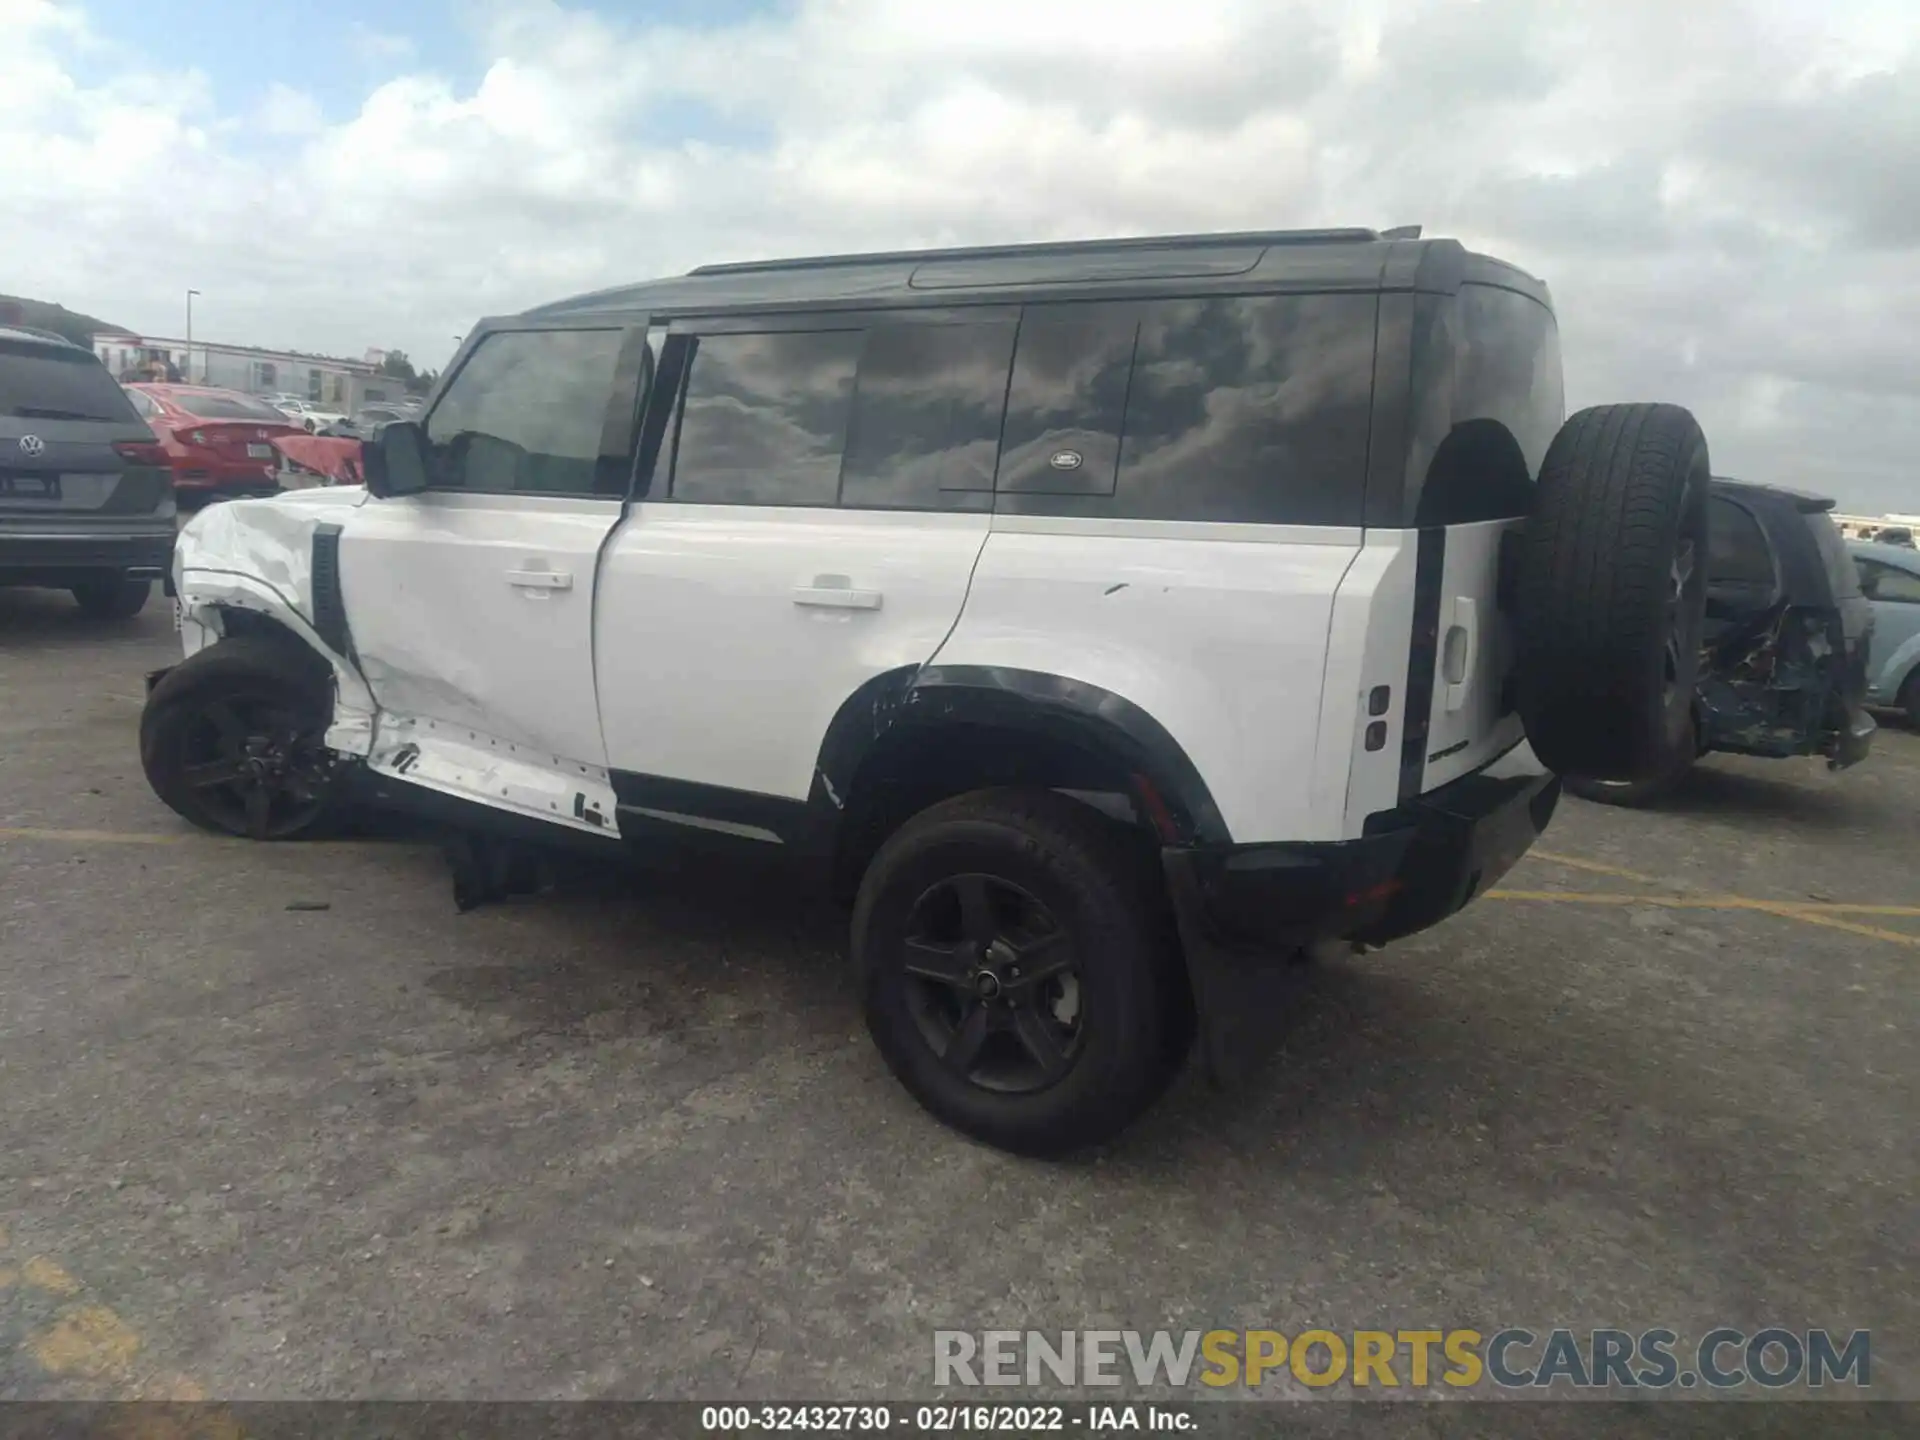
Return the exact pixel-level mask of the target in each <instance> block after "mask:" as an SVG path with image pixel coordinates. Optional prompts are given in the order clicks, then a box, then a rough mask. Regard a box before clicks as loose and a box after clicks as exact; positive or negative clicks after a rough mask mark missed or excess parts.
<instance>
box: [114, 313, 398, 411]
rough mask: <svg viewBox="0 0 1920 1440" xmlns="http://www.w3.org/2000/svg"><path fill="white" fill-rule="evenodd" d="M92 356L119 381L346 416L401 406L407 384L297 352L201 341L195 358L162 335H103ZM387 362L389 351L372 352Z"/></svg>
mask: <svg viewBox="0 0 1920 1440" xmlns="http://www.w3.org/2000/svg"><path fill="white" fill-rule="evenodd" d="M93 351H94V353H95V354H96V355H98V356H99V357H100V360H101V363H102V364H104V365H105V366H106V367H107V369H108V371H109V372H111V373H112V375H113V376H114V377H115V378H116V379H119V380H151V379H155V378H159V379H163V380H173V381H175V382H176V383H179V384H186V385H217V386H219V387H220V388H221V389H224V390H239V391H242V392H244V393H245V394H248V395H297V396H299V397H300V398H301V399H303V400H307V401H310V402H311V403H313V404H315V405H321V406H325V407H327V408H329V409H333V410H338V411H341V412H343V413H351V412H353V411H356V410H358V409H360V408H361V407H362V406H364V405H367V404H370V403H373V402H376V401H381V400H398V399H399V398H400V397H401V396H402V395H404V394H406V392H407V387H406V383H405V382H404V381H401V380H396V379H395V378H394V377H393V376H391V375H382V374H381V373H380V366H379V362H378V361H373V360H342V359H338V358H336V357H334V356H331V355H307V354H303V353H301V352H300V351H298V350H262V349H260V348H258V347H257V346H253V345H221V344H218V343H215V342H213V341H206V340H196V341H194V342H193V350H192V353H191V354H189V353H188V350H187V342H186V341H184V340H170V339H166V338H163V337H161V336H157V335H129V334H125V333H121V332H113V331H108V332H103V333H101V334H98V335H95V336H94V337H93ZM367 353H368V354H369V355H370V356H371V355H380V356H381V357H382V358H384V357H385V354H386V352H385V351H368V352H367Z"/></svg>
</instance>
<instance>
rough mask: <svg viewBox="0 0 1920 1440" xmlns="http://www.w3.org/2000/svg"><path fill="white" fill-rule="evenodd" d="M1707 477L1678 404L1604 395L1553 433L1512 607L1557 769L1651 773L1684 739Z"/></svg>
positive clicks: (1546, 755) (1696, 437) (1519, 668)
mask: <svg viewBox="0 0 1920 1440" xmlns="http://www.w3.org/2000/svg"><path fill="white" fill-rule="evenodd" d="M1709 478H1710V472H1709V469H1708V464H1707V441H1706V437H1705V436H1704V435H1703V434H1701V432H1700V426H1699V424H1698V422H1696V421H1695V420H1694V418H1693V416H1692V415H1691V414H1689V413H1688V412H1687V411H1686V410H1683V409H1681V408H1680V407H1679V406H1678V405H1597V406H1595V407H1593V408H1592V409H1589V410H1582V411H1580V412H1579V413H1577V414H1575V415H1573V416H1572V417H1570V418H1569V419H1568V420H1567V423H1566V424H1564V425H1563V426H1561V427H1560V433H1559V434H1558V435H1556V436H1555V437H1554V440H1553V444H1552V446H1551V447H1550V448H1549V449H1548V451H1547V458H1546V461H1545V463H1543V464H1542V466H1541V467H1540V483H1539V486H1538V489H1537V491H1536V494H1535V497H1534V509H1533V515H1532V518H1531V519H1530V520H1529V521H1528V523H1527V526H1526V532H1525V538H1524V541H1523V543H1522V544H1521V547H1520V564H1519V573H1518V576H1517V582H1518V583H1517V586H1516V593H1515V607H1514V608H1515V611H1516V613H1515V615H1514V625H1515V634H1516V642H1517V655H1516V662H1517V663H1516V666H1515V671H1516V673H1515V684H1516V698H1517V700H1518V704H1519V709H1520V716H1521V719H1522V720H1523V721H1524V722H1525V723H1526V727H1527V738H1528V740H1529V741H1531V742H1532V745H1533V749H1534V753H1535V754H1537V755H1538V756H1539V757H1540V759H1541V760H1542V761H1543V762H1544V763H1545V764H1546V765H1547V766H1548V767H1549V768H1551V769H1553V770H1557V771H1559V772H1561V773H1562V774H1576V775H1585V776H1591V777H1594V778H1596V779H1602V780H1640V779H1645V778H1647V777H1649V776H1652V775H1656V774H1659V773H1662V772H1663V770H1664V769H1665V768H1667V767H1669V766H1671V765H1672V764H1673V757H1674V755H1675V753H1676V750H1677V748H1678V747H1679V746H1680V745H1682V744H1683V743H1685V737H1686V735H1687V733H1688V731H1687V724H1688V719H1689V716H1690V712H1691V707H1692V704H1693V687H1694V681H1695V680H1696V678H1697V677H1698V673H1699V666H1700V635H1701V623H1702V618H1703V615H1704V612H1705V607H1706V558H1707V487H1708V481H1709Z"/></svg>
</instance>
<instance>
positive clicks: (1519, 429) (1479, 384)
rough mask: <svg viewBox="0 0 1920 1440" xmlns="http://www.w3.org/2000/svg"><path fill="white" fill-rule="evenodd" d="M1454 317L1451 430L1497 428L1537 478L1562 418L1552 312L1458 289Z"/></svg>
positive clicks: (1476, 289)
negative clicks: (1494, 424)
mask: <svg viewBox="0 0 1920 1440" xmlns="http://www.w3.org/2000/svg"><path fill="white" fill-rule="evenodd" d="M1460 314H1461V320H1462V331H1463V333H1462V336H1461V342H1460V350H1459V355H1458V363H1457V368H1456V369H1455V371H1454V379H1453V421H1454V424H1456V425H1460V424H1464V423H1465V422H1467V421H1469V420H1498V421H1499V422H1500V423H1501V424H1503V425H1505V426H1506V427H1507V429H1508V430H1510V431H1511V432H1512V433H1513V437H1514V438H1515V439H1516V440H1518V441H1519V442H1520V451H1521V453H1522V454H1523V455H1525V456H1526V459H1527V474H1528V475H1531V476H1535V477H1537V476H1538V475H1539V474H1540V465H1541V462H1542V461H1544V460H1545V459H1546V458H1547V447H1548V446H1549V445H1551V444H1552V443H1553V437H1554V435H1555V433H1557V432H1558V431H1559V429H1560V425H1561V422H1562V421H1563V420H1564V419H1565V418H1566V394H1565V391H1564V389H1563V386H1562V380H1561V373H1560V332H1559V329H1558V327H1557V326H1556V325H1555V323H1554V318H1553V312H1552V311H1551V310H1549V309H1548V308H1547V307H1546V306H1544V305H1542V304H1540V303H1539V302H1538V301H1537V300H1533V299H1530V298H1529V297H1527V296H1525V295H1521V294H1519V293H1518V292H1516V291H1513V290H1502V289H1499V288H1498V287H1497V286H1493V285H1463V286H1461V287H1460Z"/></svg>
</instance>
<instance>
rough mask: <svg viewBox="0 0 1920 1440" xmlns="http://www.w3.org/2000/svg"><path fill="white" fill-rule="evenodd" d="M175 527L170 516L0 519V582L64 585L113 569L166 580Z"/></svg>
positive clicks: (171, 560)
mask: <svg viewBox="0 0 1920 1440" xmlns="http://www.w3.org/2000/svg"><path fill="white" fill-rule="evenodd" d="M174 533H175V532H174V522H173V517H172V516H168V517H166V518H165V519H162V520H160V521H157V522H155V523H152V524H142V525H127V524H124V523H122V524H117V525H85V524H74V525H71V526H67V527H62V528H58V529H56V528H54V527H52V526H48V527H45V528H43V529H31V528H27V527H24V526H21V527H8V526H4V525H0V584H9V585H49V586H55V587H65V586H68V585H72V584H75V583H77V582H79V581H82V580H90V579H99V578H101V577H102V576H106V575H111V574H120V575H126V576H128V577H129V578H133V579H146V580H164V579H165V578H166V576H167V573H168V571H169V569H170V568H171V567H172V565H173V541H174Z"/></svg>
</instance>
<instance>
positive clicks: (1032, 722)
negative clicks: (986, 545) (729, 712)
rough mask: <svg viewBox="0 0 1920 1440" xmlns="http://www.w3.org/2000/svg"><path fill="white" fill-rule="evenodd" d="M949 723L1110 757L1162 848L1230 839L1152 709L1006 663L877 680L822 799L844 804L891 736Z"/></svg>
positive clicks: (836, 732) (842, 732)
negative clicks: (1045, 740) (1036, 738)
mask: <svg viewBox="0 0 1920 1440" xmlns="http://www.w3.org/2000/svg"><path fill="white" fill-rule="evenodd" d="M940 725H975V726H991V727H995V728H999V729H1006V730H1014V731H1024V732H1026V733H1029V734H1033V735H1038V736H1044V737H1046V738H1048V739H1052V740H1056V741H1062V742H1066V743H1069V744H1072V745H1075V746H1077V747H1079V748H1081V749H1084V750H1088V751H1091V752H1093V753H1094V754H1098V755H1101V756H1104V757H1107V758H1110V759H1112V760H1113V761H1114V762H1115V763H1116V765H1117V766H1118V768H1120V769H1121V770H1122V771H1123V772H1124V773H1125V774H1126V775H1127V776H1128V778H1129V781H1130V783H1131V785H1132V787H1133V792H1134V793H1133V796H1132V798H1133V800H1134V802H1135V804H1136V805H1138V806H1140V807H1141V808H1142V810H1143V812H1144V813H1145V814H1146V816H1147V817H1148V819H1150V820H1151V821H1152V822H1153V825H1154V827H1155V829H1156V831H1157V832H1158V833H1159V836H1160V840H1161V843H1162V844H1163V845H1167V846H1186V845H1195V844H1201V845H1209V844H1218V845H1224V844H1229V843H1231V838H1232V837H1231V836H1230V835H1229V834H1228V832H1227V826H1226V822H1225V821H1224V820H1223V819H1222V818H1221V815H1220V807H1219V806H1218V805H1217V804H1215V802H1214V799H1213V795H1212V793H1211V792H1210V791H1209V790H1208V789H1207V785H1206V782H1205V781H1204V780H1203V779H1201V777H1200V772H1199V770H1198V768H1197V767H1195V765H1194V763H1193V761H1192V759H1191V758H1190V757H1189V756H1188V755H1187V753H1186V751H1185V750H1184V749H1182V748H1181V746H1180V743H1179V742H1178V741H1177V740H1175V739H1174V738H1173V736H1172V735H1171V734H1169V733H1168V731H1167V729H1166V727H1165V726H1164V725H1162V724H1161V723H1160V722H1159V721H1158V720H1156V719H1154V717H1153V716H1152V715H1151V714H1149V713H1148V712H1147V711H1146V710H1144V709H1142V708H1141V707H1140V706H1139V705H1136V704H1135V703H1134V702H1133V701H1131V700H1128V699H1127V698H1126V697H1125V696H1123V695H1117V694H1115V693H1114V692H1113V691H1111V690H1106V689H1103V688H1102V687H1100V686H1098V685H1092V684H1089V683H1087V682H1086V681H1083V680H1072V679H1069V678H1067V677H1066V676H1063V675H1054V674H1050V673H1048V672H1046V671H1040V670H1022V669H1014V668H1010V667H1006V666H999V665H927V666H911V665H910V666H902V667H900V668H898V669H894V670H888V671H885V672H883V673H881V674H879V675H876V676H874V677H873V678H872V679H870V680H868V681H867V682H866V683H865V684H863V685H862V686H860V688H859V689H857V690H855V691H854V692H853V694H851V695H849V696H848V697H847V699H846V700H845V701H843V702H842V704H841V706H840V709H839V711H838V712H837V713H836V714H835V715H834V717H833V720H832V722H831V723H830V724H829V725H828V727H827V733H826V736H825V738H824V739H823V740H822V741H821V745H820V756H819V760H818V762H817V765H816V768H815V773H814V787H813V788H814V798H815V801H816V802H824V803H825V804H826V805H828V806H830V807H831V808H832V809H833V810H835V811H838V810H840V809H842V808H843V807H844V806H845V804H846V802H847V800H848V798H849V797H850V796H851V795H852V794H853V793H854V788H855V785H856V784H857V782H858V777H859V773H860V769H861V766H862V765H863V764H864V763H865V761H866V760H867V759H868V758H869V756H871V755H872V754H873V753H874V752H875V750H876V749H877V748H879V747H880V746H881V744H882V742H883V741H884V740H885V739H886V738H887V737H889V736H891V735H894V734H897V733H900V732H902V731H903V730H906V729H919V728H921V727H936V726H940Z"/></svg>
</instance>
